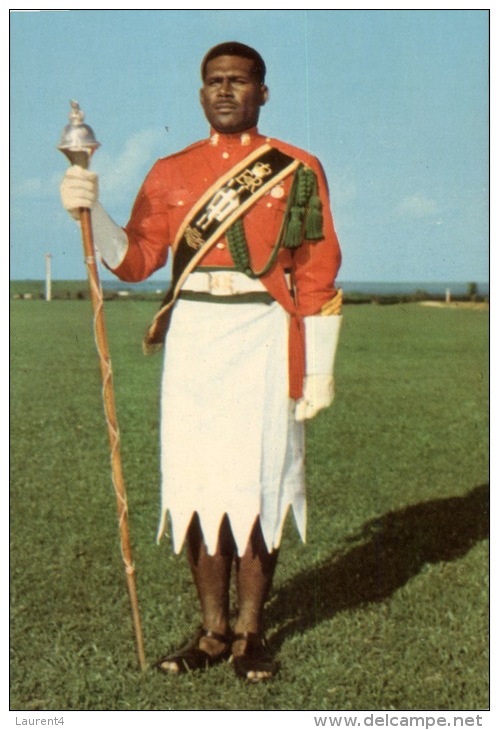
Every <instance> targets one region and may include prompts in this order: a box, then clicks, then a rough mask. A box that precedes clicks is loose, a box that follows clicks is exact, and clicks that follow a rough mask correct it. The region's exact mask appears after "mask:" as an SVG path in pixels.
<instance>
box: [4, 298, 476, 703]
mask: <svg viewBox="0 0 499 730" xmlns="http://www.w3.org/2000/svg"><path fill="white" fill-rule="evenodd" d="M156 306H157V304H156V303H155V302H141V301H132V300H130V301H121V302H115V301H113V302H107V303H106V309H105V312H106V321H107V326H108V332H109V341H110V349H111V356H112V361H113V372H114V382H115V390H116V401H117V410H118V418H119V423H120V429H121V437H122V459H123V468H124V473H125V480H126V484H127V490H128V501H129V508H130V529H131V534H132V541H133V550H134V560H135V564H136V568H137V580H138V590H139V599H140V604H141V613H142V622H143V629H144V638H145V647H146V653H147V658H148V660H149V661H151V662H152V661H153V660H154V659H155V658H156V657H157V656H158V655H160V654H162V653H164V651H165V650H166V649H168V648H170V647H171V646H172V645H175V644H176V643H178V642H179V641H181V640H182V639H184V638H186V637H187V636H188V635H189V634H190V632H191V631H192V630H193V629H194V628H195V627H196V626H197V624H198V621H199V618H198V614H197V603H196V599H195V594H194V589H193V587H192V585H191V581H190V576H189V572H188V569H187V566H186V562H185V560H184V558H183V557H182V556H180V557H175V556H173V555H172V554H171V550H170V546H169V544H168V541H165V543H163V544H162V545H161V546H160V547H158V546H157V545H156V544H155V531H156V522H157V516H158V482H159V474H158V391H159V376H160V370H161V356H155V357H152V358H145V357H144V356H143V355H142V352H141V338H142V334H143V332H144V330H145V327H146V325H147V323H148V322H149V319H150V317H151V315H152V314H153V313H154V311H155V308H156ZM91 317H92V315H91V309H90V303H89V302H88V301H77V300H74V301H53V302H50V303H47V302H44V301H40V300H33V301H23V300H16V301H13V302H12V304H11V333H12V335H11V400H10V402H11V522H10V537H11V555H10V561H11V563H10V578H11V640H10V648H11V709H13V710H16V709H17V710H71V709H72V710H88V709H92V710H127V709H131V710H140V709H143V710H147V709H151V710H152V709H158V710H164V709H176V710H182V709H203V710H208V709H217V710H229V709H237V710H245V709H253V710H258V709H267V710H273V709H280V710H300V709H307V710H323V711H327V710H349V709H355V710H381V709H398V710H408V709H418V710H427V709H433V710H435V709H442V710H443V709H452V710H471V709H485V708H487V707H488V704H489V691H488V671H489V659H488V648H489V638H488V620H489V608H488V598H489V594H488V559H489V554H488V533H489V516H488V479H489V472H488V468H489V462H488V459H489V453H488V452H489V441H488V438H489V437H488V415H489V410H488V409H489V406H488V382H489V381H488V378H489V375H488V324H489V322H488V312H486V311H474V310H471V309H449V308H443V307H441V308H438V307H424V306H420V305H418V304H408V305H405V304H404V305H394V306H375V305H358V306H353V305H352V306H347V307H346V308H345V314H344V327H343V332H342V339H341V344H340V350H339V354H338V361H337V370H336V376H337V378H336V379H337V396H336V400H335V403H334V405H333V407H332V408H331V409H330V410H329V411H328V412H325V413H321V414H320V415H319V416H318V417H317V418H316V419H315V420H314V421H313V422H311V423H310V424H309V426H308V432H307V433H308V457H307V469H308V488H309V492H308V493H309V536H308V543H307V545H306V546H303V545H301V543H300V542H299V540H298V538H297V536H296V534H295V531H294V527H293V525H292V520H290V521H289V523H288V525H287V528H286V532H285V537H284V542H283V548H282V551H281V559H280V565H279V567H278V571H277V576H276V581H275V586H274V590H273V593H272V596H271V599H270V601H269V606H268V612H267V617H268V620H267V623H268V636H269V639H270V641H271V644H272V645H273V646H274V647H275V649H276V651H278V653H279V658H280V661H281V672H280V674H279V675H278V677H277V678H276V680H275V681H273V682H272V683H269V684H267V685H261V686H245V685H244V684H241V683H240V682H239V681H238V680H236V678H235V676H234V674H233V671H232V669H231V667H230V666H227V665H226V666H218V667H216V668H214V669H212V670H211V671H210V672H209V673H206V674H194V675H188V676H182V677H178V678H168V677H164V676H162V675H160V674H157V673H156V672H154V671H153V670H149V671H147V672H146V673H141V672H140V671H138V669H137V661H136V657H135V649H134V642H133V634H132V629H131V620H130V614H129V606H128V597H127V594H126V588H125V580H124V575H123V568H122V563H121V559H120V554H119V540H118V528H117V524H116V506H115V498H114V493H113V490H112V486H111V471H110V465H109V452H108V438H107V430H106V426H105V422H104V417H103V410H102V402H101V395H100V388H101V385H100V375H99V369H98V361H97V356H96V353H95V347H94V343H93V336H92V331H91V327H92V325H91ZM194 607H196V610H194Z"/></svg>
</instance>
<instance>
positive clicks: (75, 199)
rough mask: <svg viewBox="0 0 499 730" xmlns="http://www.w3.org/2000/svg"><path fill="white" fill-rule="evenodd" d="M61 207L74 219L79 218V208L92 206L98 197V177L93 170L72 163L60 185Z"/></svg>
mask: <svg viewBox="0 0 499 730" xmlns="http://www.w3.org/2000/svg"><path fill="white" fill-rule="evenodd" d="M60 192H61V200H62V205H63V207H64V208H65V209H66V210H67V211H68V213H69V214H70V215H71V216H73V218H74V219H75V220H80V208H92V207H93V206H94V205H95V203H96V201H97V199H98V197H99V178H98V177H97V175H96V173H95V172H91V171H90V170H84V169H83V167H80V166H79V165H72V166H71V167H69V168H68V169H67V170H66V174H65V175H64V178H63V180H62V182H61V185H60Z"/></svg>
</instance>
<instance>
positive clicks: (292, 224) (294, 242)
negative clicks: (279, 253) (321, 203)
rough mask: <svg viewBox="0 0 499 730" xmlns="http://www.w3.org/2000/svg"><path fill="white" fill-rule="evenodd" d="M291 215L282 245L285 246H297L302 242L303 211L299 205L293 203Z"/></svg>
mask: <svg viewBox="0 0 499 730" xmlns="http://www.w3.org/2000/svg"><path fill="white" fill-rule="evenodd" d="M290 212H291V216H290V219H289V221H288V225H287V228H286V234H285V237H284V246H285V247H286V248H298V246H300V245H301V242H302V228H303V213H304V210H303V208H302V207H301V206H298V205H295V206H293V208H291V211H290Z"/></svg>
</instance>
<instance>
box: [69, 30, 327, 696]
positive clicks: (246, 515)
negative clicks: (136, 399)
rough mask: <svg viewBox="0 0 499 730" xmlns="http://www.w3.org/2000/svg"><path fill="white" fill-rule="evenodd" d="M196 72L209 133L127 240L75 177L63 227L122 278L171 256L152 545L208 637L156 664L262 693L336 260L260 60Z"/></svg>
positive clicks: (158, 336)
mask: <svg viewBox="0 0 499 730" xmlns="http://www.w3.org/2000/svg"><path fill="white" fill-rule="evenodd" d="M201 74H202V82H203V83H202V88H201V92H200V94H201V105H202V107H203V110H204V113H205V116H206V118H207V120H208V122H209V124H210V127H211V129H210V136H209V138H208V139H206V140H202V141H200V142H197V143H195V144H193V145H191V146H190V147H187V148H186V149H184V150H182V151H181V152H179V153H177V154H174V155H171V156H169V157H166V158H164V159H161V160H159V161H158V162H156V163H155V165H154V166H153V167H152V169H151V171H150V173H149V174H148V175H147V177H146V179H145V181H144V183H143V185H142V187H141V189H140V191H139V193H138V196H137V198H136V201H135V204H134V206H133V209H132V213H131V217H130V221H129V223H128V224H127V226H126V227H125V228H120V227H118V226H117V225H116V224H115V223H114V222H113V221H112V220H111V219H110V217H109V216H108V215H107V213H106V211H105V210H104V208H103V207H102V206H101V204H100V203H99V202H98V194H97V177H96V175H95V173H92V172H90V171H86V170H83V169H81V168H79V167H72V168H70V169H69V170H68V171H67V173H66V176H65V178H64V180H63V182H62V185H61V197H62V201H63V205H64V207H65V208H66V209H67V210H68V211H69V212H70V213H71V214H72V215H73V216H74V217H75V218H78V217H79V212H78V211H79V208H81V207H87V208H90V209H91V211H92V223H93V229H94V238H95V244H96V248H97V249H98V251H99V252H100V255H101V257H102V260H103V262H104V264H105V265H106V266H107V267H108V268H109V269H110V270H111V271H113V272H114V274H116V276H118V277H119V278H120V279H122V280H124V281H133V282H136V281H141V280H144V279H146V278H147V277H148V276H150V275H151V274H152V273H153V272H154V271H157V270H158V269H160V268H161V267H163V266H165V264H166V261H167V257H168V256H169V254H170V250H171V254H170V255H171V256H172V258H173V273H172V278H173V282H172V286H171V289H170V290H169V292H168V294H167V296H166V298H165V301H164V303H163V306H162V307H161V309H160V311H159V312H158V315H157V316H156V318H155V319H154V321H153V323H152V325H151V328H150V330H149V333H148V335H147V337H146V342H145V347H146V349H147V350H150V349H154V348H155V347H157V346H158V345H161V344H162V343H163V341H164V340H165V332H167V336H166V340H165V359H164V371H163V378H162V395H161V463H162V513H161V520H160V527H159V537H161V536H162V534H163V533H164V531H165V526H166V522H167V515H168V513H169V518H170V522H171V528H172V538H173V545H174V549H175V551H176V552H177V553H178V552H180V551H181V549H182V547H183V545H184V543H185V544H186V552H187V556H188V560H189V564H190V568H191V571H192V576H193V580H194V583H195V586H196V589H197V593H198V596H199V601H200V607H201V614H202V624H201V628H200V629H199V631H198V632H197V633H196V634H195V636H194V637H193V639H192V640H191V641H189V642H188V644H187V645H186V646H184V647H182V648H180V649H178V650H176V651H173V652H172V653H170V654H168V655H166V656H164V657H162V658H161V659H160V660H159V661H158V662H157V667H158V668H159V669H160V670H161V671H163V672H165V673H179V672H184V671H188V670H194V669H206V668H207V667H209V666H212V665H213V664H216V663H218V662H221V661H223V660H225V659H228V658H232V660H233V661H232V663H233V666H234V669H235V672H236V674H237V675H238V676H239V677H242V678H244V679H246V680H249V681H252V682H257V681H261V680H264V679H268V678H270V677H272V676H273V675H274V674H275V673H276V671H277V663H276V662H275V660H274V658H273V657H272V655H271V653H270V650H269V647H268V645H267V642H266V640H265V636H264V625H263V610H264V604H265V601H266V599H267V596H268V594H269V590H270V587H271V583H272V578H273V575H274V571H275V567H276V563H277V556H278V549H279V545H280V541H281V535H282V530H283V525H284V521H285V518H286V515H287V512H288V511H289V508H290V507H291V508H292V509H293V513H294V517H295V522H296V525H297V528H298V530H299V533H300V535H301V537H302V539H304V538H305V522H306V501H305V489H304V447H303V444H304V439H303V430H304V424H303V422H304V420H306V419H308V418H311V417H313V416H314V415H315V414H316V413H317V412H318V411H319V410H320V409H321V408H324V407H327V406H328V405H330V403H331V402H332V399H333V394H334V383H333V375H332V371H333V362H334V356H335V351H336V343H337V338H338V333H339V328H340V323H341V292H338V291H337V290H336V289H335V277H336V274H337V271H338V268H339V265H340V249H339V245H338V240H337V237H336V234H335V231H334V227H333V221H332V216H331V212H330V207H329V200H328V188H327V182H326V179H325V176H324V173H323V170H322V167H321V165H320V163H319V162H318V160H317V159H316V158H314V157H312V156H311V155H309V154H308V153H306V152H304V151H303V150H300V149H297V148H295V147H292V146H290V145H288V144H285V143H284V142H281V141H279V140H277V139H270V138H268V137H264V136H262V135H261V134H260V133H259V131H258V129H257V123H258V119H259V114H260V109H261V107H262V106H263V105H264V104H265V103H266V101H267V99H268V89H267V87H266V86H265V64H264V62H263V59H262V58H261V56H260V55H259V54H258V53H257V52H256V51H255V50H254V49H252V48H250V47H248V46H245V45H243V44H240V43H236V42H229V43H223V44H220V45H218V46H216V47H214V48H212V49H211V50H210V51H209V52H208V53H207V55H206V56H205V58H204V59H203V62H202V66H201ZM233 566H235V573H236V586H237V597H238V613H237V616H236V618H235V622H234V625H233V626H231V623H230V615H229V586H230V580H231V572H232V568H233Z"/></svg>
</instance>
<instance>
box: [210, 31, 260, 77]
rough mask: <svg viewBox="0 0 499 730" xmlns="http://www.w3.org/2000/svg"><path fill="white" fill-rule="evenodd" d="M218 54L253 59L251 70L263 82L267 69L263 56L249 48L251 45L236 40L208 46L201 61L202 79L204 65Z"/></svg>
mask: <svg viewBox="0 0 499 730" xmlns="http://www.w3.org/2000/svg"><path fill="white" fill-rule="evenodd" d="M219 56H240V57H241V58H249V59H250V61H253V68H252V70H251V72H252V73H253V74H254V76H256V77H257V79H258V81H259V82H260V83H261V84H263V83H264V81H265V74H266V72H267V69H266V67H265V62H264V60H263V58H262V57H261V56H260V54H259V53H258V51H255V49H254V48H251V46H246V45H245V44H244V43H238V42H237V41H228V42H227V43H219V44H218V45H217V46H213V48H210V50H209V51H208V53H207V54H206V56H205V57H204V58H203V61H202V63H201V77H202V79H203V81H204V78H205V76H206V66H207V65H208V63H209V61H213V59H214V58H218V57H219Z"/></svg>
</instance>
